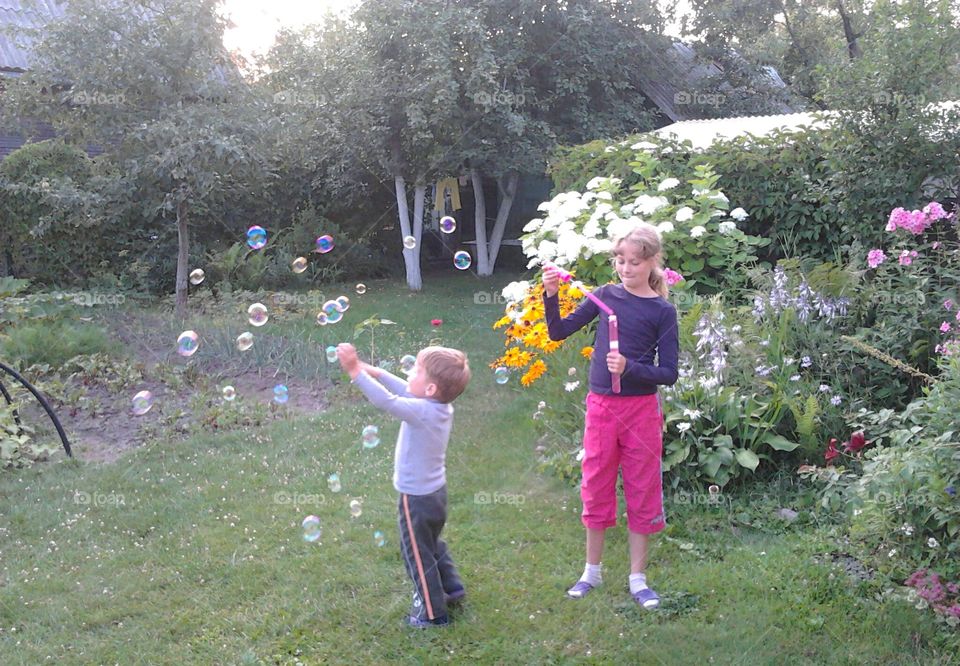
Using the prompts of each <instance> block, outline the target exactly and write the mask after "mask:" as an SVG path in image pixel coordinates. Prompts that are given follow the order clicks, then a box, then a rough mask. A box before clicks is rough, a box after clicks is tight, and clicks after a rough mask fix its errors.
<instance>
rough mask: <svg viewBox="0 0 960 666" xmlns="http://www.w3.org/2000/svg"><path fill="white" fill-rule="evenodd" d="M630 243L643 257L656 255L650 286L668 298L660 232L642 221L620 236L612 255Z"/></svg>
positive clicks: (615, 254) (620, 252)
mask: <svg viewBox="0 0 960 666" xmlns="http://www.w3.org/2000/svg"><path fill="white" fill-rule="evenodd" d="M624 243H630V244H632V245H633V246H634V247H636V248H637V251H638V252H639V254H640V258H641V259H649V258H650V257H656V262H655V263H654V266H653V269H651V271H650V288H651V289H653V290H654V291H655V292H657V293H658V294H660V295H661V296H663V297H664V298H667V296H668V295H669V291H668V289H667V278H666V276H665V275H664V273H663V255H662V254H661V252H662V250H663V242H662V241H661V240H660V232H659V231H657V228H656V227H655V226H653V225H652V224H649V223H647V222H641V223H639V224H638V225H637V226H635V227H634V228H633V229H631V230H630V231H629V232H628V233H627V234H626V235H624V236H620V237H619V238H617V239H616V240H615V241H614V243H613V252H612V256H613V257H616V256H617V255H619V254H622V253H623V244H624Z"/></svg>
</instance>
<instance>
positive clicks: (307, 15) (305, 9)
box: [223, 0, 689, 57]
mask: <svg viewBox="0 0 960 666" xmlns="http://www.w3.org/2000/svg"><path fill="white" fill-rule="evenodd" d="M359 3H360V0H310V1H309V2H304V0H225V2H224V3H223V10H224V13H225V14H226V15H227V16H229V17H230V19H231V20H232V21H233V22H234V23H235V24H236V27H235V28H233V29H231V30H228V31H227V32H226V34H225V35H224V39H223V41H224V44H225V45H226V46H227V48H228V49H230V50H234V49H237V50H239V51H240V52H241V53H243V55H245V56H247V57H250V56H251V55H253V54H254V53H262V52H265V51H266V50H267V49H269V48H270V46H271V44H273V38H274V35H275V34H276V32H277V31H278V30H279V29H280V28H300V27H302V26H304V25H308V24H310V23H319V22H320V20H321V19H322V18H323V16H324V14H326V12H327V11H328V10H332V11H334V12H337V13H339V12H344V11H348V10H349V9H351V8H352V7H354V6H356V5H358V4H359ZM680 8H681V9H680V11H684V9H685V8H689V3H688V2H687V1H686V0H681V2H680ZM667 34H676V31H675V30H671V29H668V30H667Z"/></svg>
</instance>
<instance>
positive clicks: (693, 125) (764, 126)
mask: <svg viewBox="0 0 960 666" xmlns="http://www.w3.org/2000/svg"><path fill="white" fill-rule="evenodd" d="M925 110H926V111H933V110H940V111H941V112H943V113H944V114H947V113H949V112H951V111H952V112H956V111H958V110H960V101H948V102H937V103H933V104H929V105H928V106H927V107H926V109H925ZM836 115H837V112H836V111H817V112H807V113H786V114H782V115H778V116H738V117H736V118H710V119H706V120H683V121H680V122H677V123H673V124H671V125H667V126H666V127H661V128H660V129H658V130H655V131H654V132H652V134H654V135H656V136H658V137H661V138H670V137H674V138H677V139H679V140H680V141H684V140H689V141H690V143H692V144H693V147H694V149H695V150H699V149H704V148H709V147H710V146H711V145H712V144H713V143H714V142H715V141H722V140H724V139H732V138H735V137H738V136H746V135H748V134H749V135H753V136H758V137H760V136H766V135H768V134H770V133H772V132H773V131H774V130H777V129H782V130H786V131H791V130H793V131H799V130H800V129H803V128H805V127H806V128H811V129H824V128H826V127H827V126H829V124H830V119H831V117H834V116H836Z"/></svg>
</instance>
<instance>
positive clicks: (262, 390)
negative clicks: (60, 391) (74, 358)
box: [21, 369, 331, 463]
mask: <svg viewBox="0 0 960 666" xmlns="http://www.w3.org/2000/svg"><path fill="white" fill-rule="evenodd" d="M207 379H208V382H207V383H208V386H206V387H204V388H203V389H191V388H183V389H181V390H179V391H178V390H174V389H171V388H170V387H169V386H167V385H165V384H163V383H162V382H159V381H150V380H149V379H148V380H146V381H143V382H141V383H138V384H137V388H136V391H144V390H146V391H150V392H151V393H152V394H153V406H152V408H151V409H150V411H149V412H147V413H146V414H144V415H142V416H137V415H134V414H133V411H132V409H131V405H132V403H131V401H132V399H133V395H134V393H133V392H130V391H125V392H123V393H116V392H111V390H110V389H109V388H107V387H106V386H103V385H101V384H96V383H93V384H91V385H88V386H84V387H83V395H82V397H81V399H80V401H79V404H78V405H76V406H71V405H64V404H63V403H61V402H60V401H59V400H58V397H57V396H52V395H51V396H48V398H49V401H50V404H51V406H52V407H53V408H54V411H55V412H56V414H57V417H58V418H59V419H60V422H61V424H62V425H63V428H64V430H65V431H66V433H67V438H68V439H69V441H70V447H71V449H72V452H73V455H74V457H76V458H77V459H79V460H83V461H88V462H96V463H110V462H114V461H116V460H117V458H118V457H119V456H120V455H121V454H123V453H124V452H125V451H128V450H130V449H133V448H137V447H140V446H146V445H154V444H157V443H165V442H169V441H171V440H174V439H178V438H183V437H186V436H188V435H189V434H192V433H194V432H197V431H198V430H200V429H201V428H203V427H204V426H203V424H201V423H200V422H199V421H200V420H201V418H202V417H203V413H201V414H194V413H193V412H194V407H195V404H196V397H197V395H198V394H201V395H203V396H204V400H203V403H202V405H201V406H200V409H201V410H203V411H206V409H205V408H214V407H215V403H217V402H222V403H223V405H224V406H227V405H229V406H231V407H236V408H237V409H238V410H240V411H243V410H244V409H245V408H249V407H251V406H252V405H255V404H259V405H263V406H265V407H266V408H267V410H266V416H265V417H264V419H265V420H269V419H271V418H283V417H284V416H286V415H289V414H290V413H296V414H304V415H306V414H311V413H317V412H322V411H323V410H325V409H326V407H327V405H328V402H327V400H326V398H325V395H326V393H327V391H329V390H330V388H331V385H330V384H329V382H327V381H326V380H317V381H313V382H309V381H305V380H302V379H297V378H292V377H291V378H288V379H286V380H283V383H284V384H285V385H286V386H287V389H288V396H289V398H288V401H287V402H286V403H285V404H283V405H278V404H276V403H274V401H273V397H274V396H273V388H274V386H276V385H277V384H278V383H280V381H279V380H278V379H277V378H276V377H274V372H273V371H270V370H268V369H262V370H261V371H260V372H247V373H244V374H240V375H234V376H229V378H222V379H220V378H217V377H209V378H207ZM228 384H229V385H231V386H233V387H234V388H235V389H236V392H237V398H236V399H235V400H234V402H233V403H227V402H226V401H224V400H223V398H222V397H221V389H222V387H223V386H226V385H228ZM21 405H22V407H21V420H22V421H23V423H24V424H26V425H28V426H30V427H33V428H34V429H35V430H36V433H35V435H34V437H35V439H37V440H38V441H41V440H42V441H43V442H49V443H51V444H53V443H55V444H56V445H57V446H61V445H60V440H59V437H58V435H57V433H56V430H55V429H54V426H53V424H52V423H51V421H50V419H49V418H48V417H47V415H46V414H45V413H44V411H43V409H42V407H41V406H40V405H39V404H38V403H37V401H36V400H34V399H33V398H30V399H29V400H24V401H22V402H21ZM214 411H215V410H214ZM246 411H247V412H248V413H250V414H254V410H252V409H246ZM262 413H263V412H262V410H257V411H256V414H258V415H260V414H262ZM251 418H256V420H257V422H259V421H260V420H261V419H260V418H257V417H251ZM206 427H207V428H208V429H214V430H215V429H216V427H215V425H214V424H211V423H208V424H207V426H206ZM61 451H62V446H61Z"/></svg>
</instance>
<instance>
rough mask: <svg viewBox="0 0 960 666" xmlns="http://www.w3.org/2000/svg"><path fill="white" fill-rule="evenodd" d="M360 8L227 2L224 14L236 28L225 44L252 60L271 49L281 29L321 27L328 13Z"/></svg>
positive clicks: (313, 0) (338, 2)
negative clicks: (311, 24)
mask: <svg viewBox="0 0 960 666" xmlns="http://www.w3.org/2000/svg"><path fill="white" fill-rule="evenodd" d="M357 4H359V0H310V1H309V2H304V1H303V0H225V2H224V3H223V5H222V9H223V13H224V14H225V15H226V16H228V17H229V18H230V19H231V20H232V21H233V23H235V24H236V27H235V28H233V29H230V30H227V32H226V34H224V37H223V42H224V44H225V45H226V46H227V48H228V49H231V50H233V49H238V50H240V52H242V53H243V54H244V55H245V56H248V57H249V56H250V55H252V54H254V53H262V52H265V51H266V50H267V49H269V48H270V46H271V44H273V38H274V35H275V34H276V32H277V31H278V30H279V29H280V28H300V27H302V26H304V25H308V24H310V23H319V22H320V20H321V19H322V17H323V16H324V14H326V13H327V11H328V10H332V11H334V12H337V13H339V12H341V11H345V10H348V9H350V8H351V7H353V6H355V5H357Z"/></svg>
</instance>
